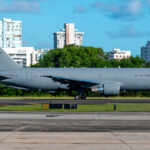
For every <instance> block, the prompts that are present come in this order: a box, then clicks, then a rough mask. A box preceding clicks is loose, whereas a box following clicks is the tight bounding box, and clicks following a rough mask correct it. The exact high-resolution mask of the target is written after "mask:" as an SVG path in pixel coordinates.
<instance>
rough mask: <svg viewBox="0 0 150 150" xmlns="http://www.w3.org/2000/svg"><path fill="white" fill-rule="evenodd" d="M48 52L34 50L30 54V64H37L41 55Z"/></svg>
mask: <svg viewBox="0 0 150 150" xmlns="http://www.w3.org/2000/svg"><path fill="white" fill-rule="evenodd" d="M48 51H49V49H36V50H34V51H33V53H32V54H31V64H32V65H35V64H37V63H38V62H39V59H40V58H41V57H42V55H44V54H45V53H47V52H48Z"/></svg>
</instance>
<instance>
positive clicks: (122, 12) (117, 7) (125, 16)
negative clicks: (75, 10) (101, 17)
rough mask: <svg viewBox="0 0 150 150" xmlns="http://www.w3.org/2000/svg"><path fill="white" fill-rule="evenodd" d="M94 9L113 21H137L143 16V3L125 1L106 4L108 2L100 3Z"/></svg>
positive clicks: (134, 0) (131, 0) (93, 6)
mask: <svg viewBox="0 0 150 150" xmlns="http://www.w3.org/2000/svg"><path fill="white" fill-rule="evenodd" d="M92 8H95V9H97V10H99V11H101V12H103V13H104V14H105V15H106V16H107V17H109V18H111V19H120V20H135V19H138V18H139V17H140V16H141V13H142V1H141V0H126V1H124V0H123V1H122V2H121V3H118V2H113V3H112V2H107V3H106V2H102V1H98V2H96V3H93V4H92Z"/></svg>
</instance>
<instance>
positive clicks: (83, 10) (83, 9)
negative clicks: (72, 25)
mask: <svg viewBox="0 0 150 150" xmlns="http://www.w3.org/2000/svg"><path fill="white" fill-rule="evenodd" d="M74 12H77V13H80V14H85V13H87V9H86V7H84V6H82V5H78V6H76V7H75V9H74Z"/></svg>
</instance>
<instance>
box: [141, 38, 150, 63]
mask: <svg viewBox="0 0 150 150" xmlns="http://www.w3.org/2000/svg"><path fill="white" fill-rule="evenodd" d="M141 57H142V58H143V59H144V60H145V61H146V62H150V41H147V44H146V45H145V46H143V47H141Z"/></svg>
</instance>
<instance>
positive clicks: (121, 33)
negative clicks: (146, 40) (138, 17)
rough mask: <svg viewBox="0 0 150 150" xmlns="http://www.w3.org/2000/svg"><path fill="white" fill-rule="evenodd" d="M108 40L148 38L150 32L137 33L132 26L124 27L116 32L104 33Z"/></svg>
mask: <svg viewBox="0 0 150 150" xmlns="http://www.w3.org/2000/svg"><path fill="white" fill-rule="evenodd" d="M106 34H107V35H108V36H109V37H110V38H128V37H132V38H134V37H143V36H149V35H150V31H143V32H142V31H138V29H137V28H136V27H135V26H134V25H129V26H124V27H123V28H121V29H120V30H118V31H106Z"/></svg>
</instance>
